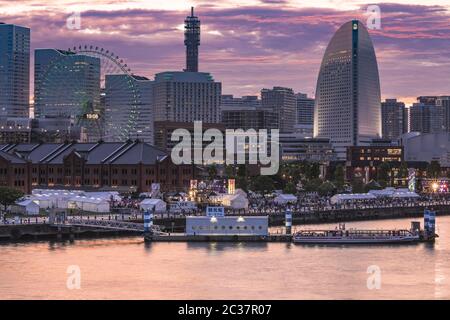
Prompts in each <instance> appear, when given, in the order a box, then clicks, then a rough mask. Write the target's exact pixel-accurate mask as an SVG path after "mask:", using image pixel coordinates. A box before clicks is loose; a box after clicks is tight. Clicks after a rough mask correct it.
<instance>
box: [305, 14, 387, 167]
mask: <svg viewBox="0 0 450 320" xmlns="http://www.w3.org/2000/svg"><path fill="white" fill-rule="evenodd" d="M380 104H381V97H380V80H379V75H378V65H377V59H376V56H375V50H374V47H373V44H372V40H371V39H370V36H369V33H368V31H367V29H366V27H365V26H364V25H363V24H362V23H361V22H360V21H357V20H353V21H349V22H347V23H345V24H344V25H343V26H342V27H340V28H339V30H338V31H337V32H336V33H335V34H334V36H333V38H332V39H331V41H330V43H329V44H328V47H327V49H326V51H325V55H324V57H323V60H322V64H321V66H320V72H319V77H318V80H317V88H316V107H315V110H314V136H315V137H320V138H330V139H331V142H332V144H333V146H334V147H335V149H336V152H337V154H338V158H339V159H345V158H346V149H347V147H349V146H360V145H369V144H370V143H371V141H372V139H373V138H379V137H381V107H380Z"/></svg>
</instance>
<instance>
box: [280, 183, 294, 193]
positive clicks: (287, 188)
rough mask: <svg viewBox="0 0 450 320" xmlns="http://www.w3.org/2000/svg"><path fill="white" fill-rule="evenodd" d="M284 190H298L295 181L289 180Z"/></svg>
mask: <svg viewBox="0 0 450 320" xmlns="http://www.w3.org/2000/svg"><path fill="white" fill-rule="evenodd" d="M283 192H284V193H292V194H295V193H296V192H297V190H296V187H295V184H294V183H293V182H288V183H287V184H286V186H285V187H284V189H283Z"/></svg>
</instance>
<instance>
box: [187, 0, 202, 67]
mask: <svg viewBox="0 0 450 320" xmlns="http://www.w3.org/2000/svg"><path fill="white" fill-rule="evenodd" d="M184 44H185V46H186V69H185V71H187V72H198V47H199V46H200V20H199V19H198V18H197V17H196V16H195V15H194V7H192V8H191V15H190V16H188V17H186V20H185V21H184Z"/></svg>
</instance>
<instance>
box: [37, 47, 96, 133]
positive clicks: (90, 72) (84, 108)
mask: <svg viewBox="0 0 450 320" xmlns="http://www.w3.org/2000/svg"><path fill="white" fill-rule="evenodd" d="M34 59H35V61H34V64H35V67H34V68H35V70H34V109H35V116H36V117H37V118H61V119H68V118H72V119H74V121H75V123H76V124H77V125H82V126H83V127H84V128H85V129H86V132H87V138H88V140H89V141H97V140H99V139H100V138H101V136H102V135H103V133H102V131H103V128H102V125H101V120H102V119H101V114H102V113H103V110H102V107H103V105H102V104H101V89H100V59H99V58H97V57H91V56H87V55H83V54H76V53H74V52H69V51H64V50H58V49H37V50H35V53H34Z"/></svg>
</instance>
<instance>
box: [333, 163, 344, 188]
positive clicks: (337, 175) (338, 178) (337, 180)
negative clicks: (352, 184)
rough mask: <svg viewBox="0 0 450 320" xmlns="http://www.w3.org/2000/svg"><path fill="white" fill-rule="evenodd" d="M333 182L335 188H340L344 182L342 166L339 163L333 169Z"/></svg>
mask: <svg viewBox="0 0 450 320" xmlns="http://www.w3.org/2000/svg"><path fill="white" fill-rule="evenodd" d="M334 184H335V186H336V188H337V189H339V190H341V189H342V188H343V187H344V184H345V172H344V166H343V165H341V164H339V165H337V166H336V168H335V169H334Z"/></svg>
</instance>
